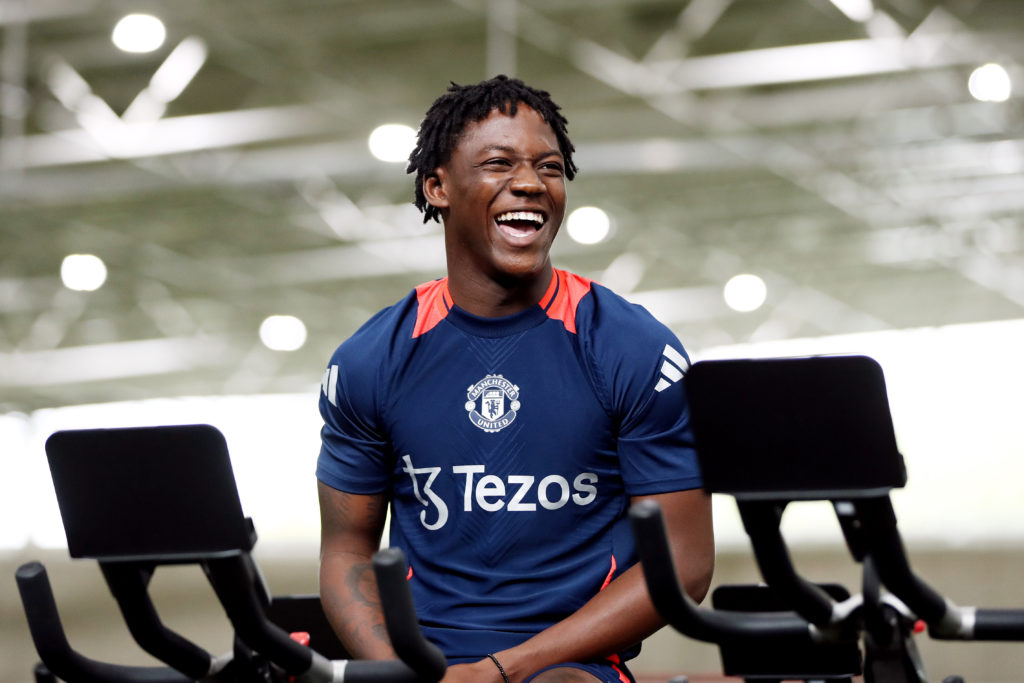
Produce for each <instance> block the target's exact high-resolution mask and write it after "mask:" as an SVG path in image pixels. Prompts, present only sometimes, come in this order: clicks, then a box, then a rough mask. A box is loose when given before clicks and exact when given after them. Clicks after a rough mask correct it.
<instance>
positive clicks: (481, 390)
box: [466, 375, 520, 433]
mask: <svg viewBox="0 0 1024 683" xmlns="http://www.w3.org/2000/svg"><path fill="white" fill-rule="evenodd" d="M519 408H520V403H519V387H517V386H516V385H515V384H512V382H509V381H508V380H507V379H505V378H504V377H502V376H501V375H487V376H486V377H484V378H483V379H482V380H480V381H479V382H477V383H476V384H473V385H472V386H470V387H469V388H468V389H467V390H466V412H467V413H469V421H470V422H472V423H473V424H475V425H476V426H477V427H479V428H480V429H482V430H484V431H485V432H491V433H493V432H500V431H501V430H502V429H504V428H505V427H508V426H509V425H510V424H512V421H513V420H515V419H516V413H517V412H518V411H519Z"/></svg>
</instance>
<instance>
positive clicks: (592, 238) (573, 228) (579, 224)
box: [566, 206, 611, 244]
mask: <svg viewBox="0 0 1024 683" xmlns="http://www.w3.org/2000/svg"><path fill="white" fill-rule="evenodd" d="M566 230H568V231H569V237H571V238H573V239H574V240H576V241H577V242H579V243H580V244H597V243H598V242H600V241H601V240H603V239H604V238H605V237H607V236H608V232H609V231H610V230H611V219H609V218H608V214H607V213H605V212H604V211H603V210H601V209H599V208H597V207H596V206H581V207H580V208H578V209H576V210H575V211H573V212H572V213H570V214H569V220H568V221H567V223H566Z"/></svg>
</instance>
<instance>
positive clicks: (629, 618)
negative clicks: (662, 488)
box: [444, 489, 715, 683]
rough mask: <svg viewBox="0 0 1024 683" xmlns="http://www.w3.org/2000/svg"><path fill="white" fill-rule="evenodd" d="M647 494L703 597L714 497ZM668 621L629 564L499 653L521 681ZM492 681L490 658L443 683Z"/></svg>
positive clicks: (694, 590)
mask: <svg viewBox="0 0 1024 683" xmlns="http://www.w3.org/2000/svg"><path fill="white" fill-rule="evenodd" d="M644 498H652V499H654V500H656V501H658V502H659V503H660V504H661V506H662V510H663V513H664V516H665V525H666V529H667V532H668V536H669V543H670V544H671V548H672V554H673V559H674V560H675V563H676V568H677V571H678V573H679V579H680V581H681V582H682V585H683V586H684V587H685V589H686V591H687V593H689V594H690V596H691V597H692V598H693V599H694V600H696V601H698V602H699V601H701V600H703V599H704V596H705V595H706V594H707V591H708V587H709V586H710V584H711V574H712V571H713V569H714V561H715V545H714V533H713V529H712V523H711V499H710V497H709V496H708V495H707V494H705V493H704V492H703V491H702V490H700V489H695V490H692V491H679V492H675V493H664V494H659V495H655V496H643V497H637V498H634V499H633V502H634V503H635V502H637V501H638V500H642V499H644ZM664 625H665V622H664V621H663V620H662V619H661V617H660V616H659V615H658V613H657V612H656V611H655V609H654V604H653V603H652V602H651V598H650V595H649V594H648V592H647V586H646V584H645V582H644V577H643V571H642V569H641V567H640V565H639V564H638V565H636V566H634V567H631V568H630V569H628V570H627V571H626V572H624V573H623V574H622V575H621V576H620V577H618V578H617V579H615V580H614V581H612V582H611V583H610V584H609V585H608V587H607V588H605V589H604V590H603V591H601V592H600V593H598V594H597V595H595V596H594V597H593V598H591V599H590V600H589V601H588V602H587V603H586V604H585V605H583V607H581V608H580V609H579V610H578V611H577V612H575V613H573V614H572V615H570V616H569V617H567V618H566V619H564V620H562V621H560V622H558V623H557V624H555V625H553V626H551V627H550V628H547V629H545V630H544V631H542V632H540V633H538V634H537V635H535V636H533V637H532V638H530V639H529V640H527V641H526V642H524V643H523V644H521V645H518V646H516V647H513V648H510V649H508V650H504V651H502V652H498V653H496V656H497V658H498V660H499V661H500V662H501V664H502V666H503V667H504V669H505V671H506V673H508V676H509V679H510V680H511V681H512V682H513V683H518V682H519V681H522V680H523V679H524V678H525V677H526V676H527V675H529V674H531V673H533V672H535V671H537V670H538V669H541V668H543V667H545V666H550V665H552V664H558V663H560V662H571V661H581V660H587V659H593V658H596V657H603V656H606V655H609V654H612V653H615V652H619V651H620V650H623V649H625V648H628V647H630V646H632V645H634V644H636V643H638V642H640V641H641V640H643V639H644V638H646V637H647V636H649V635H651V634H652V633H654V632H655V631H657V630H658V629H659V628H661V627H662V626H664ZM487 680H491V681H494V682H495V683H500V682H501V680H502V679H501V675H500V674H499V673H498V671H497V667H495V666H494V664H493V662H491V661H490V660H483V661H480V662H476V663H474V664H470V665H465V666H464V667H451V668H449V675H448V676H446V677H445V679H444V683H449V682H451V683H454V682H455V681H476V682H477V683H479V682H480V681H487Z"/></svg>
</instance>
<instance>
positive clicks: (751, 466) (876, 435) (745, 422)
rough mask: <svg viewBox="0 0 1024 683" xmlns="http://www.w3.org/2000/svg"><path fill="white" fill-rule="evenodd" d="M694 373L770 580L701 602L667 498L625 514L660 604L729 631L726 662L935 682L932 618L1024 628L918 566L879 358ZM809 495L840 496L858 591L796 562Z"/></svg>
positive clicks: (721, 473) (705, 425) (937, 627)
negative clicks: (790, 515)
mask: <svg viewBox="0 0 1024 683" xmlns="http://www.w3.org/2000/svg"><path fill="white" fill-rule="evenodd" d="M685 382H686V384H685V386H686V389H687V392H688V395H689V398H690V408H691V411H692V412H691V416H692V420H693V427H694V433H695V439H696V443H697V446H698V457H699V459H700V465H701V470H702V473H703V476H704V488H705V490H706V491H707V492H708V493H719V494H727V495H731V496H732V497H733V498H735V500H736V504H737V506H738V508H739V512H740V517H741V519H742V522H743V526H744V530H745V531H746V533H747V535H748V536H749V537H750V541H751V546H752V548H753V551H754V555H755V558H756V561H757V565H758V568H759V570H760V572H761V575H762V577H763V578H764V580H765V582H766V584H767V585H765V586H760V585H759V586H753V585H749V586H725V587H720V588H719V589H718V590H717V591H716V593H715V595H713V597H712V604H713V607H712V608H702V607H699V606H698V605H696V604H695V603H694V602H693V601H692V600H691V599H690V598H689V596H688V595H686V593H685V591H683V590H682V589H681V587H680V585H679V583H678V580H677V579H676V574H675V570H674V568H673V566H672V557H671V554H670V552H669V549H668V545H667V541H666V536H665V527H664V521H663V519H662V516H661V510H660V508H659V507H658V505H657V503H654V502H653V501H645V502H643V503H640V504H638V505H637V506H635V507H634V509H633V510H632V511H631V512H630V517H631V523H632V525H633V529H634V534H635V536H636V541H637V548H638V553H639V555H640V558H641V562H642V565H643V571H644V576H645V579H646V581H647V584H648V588H649V590H650V593H651V596H652V599H653V601H654V604H655V607H656V608H657V609H658V611H659V613H660V614H661V615H662V616H663V617H664V618H665V619H666V620H667V621H668V622H669V623H670V624H671V625H672V626H673V627H674V628H675V629H676V630H678V631H679V632H681V633H683V634H684V635H687V636H689V637H692V638H695V639H698V640H702V641H706V642H711V643H716V644H718V645H719V648H720V652H721V655H722V661H723V669H724V672H725V674H726V675H732V676H740V677H742V678H744V679H746V680H748V681H753V680H759V681H766V680H767V681H781V680H783V679H802V680H807V681H810V680H815V681H817V680H836V681H852V679H853V677H854V676H857V675H863V678H864V681H865V682H866V683H924V682H925V681H926V680H927V677H926V672H925V668H924V665H923V662H922V661H921V657H920V655H919V653H918V651H917V648H916V645H915V643H914V640H913V635H914V634H915V632H918V631H920V630H921V629H922V628H927V630H928V633H929V635H930V636H931V637H932V638H934V639H938V640H989V641H1019V640H1024V610H1021V609H986V608H976V607H960V606H957V605H956V604H954V603H953V602H952V601H951V600H949V599H948V598H946V597H945V596H943V595H942V594H941V593H939V592H938V591H936V590H935V589H934V588H932V587H931V586H929V585H928V584H927V583H926V582H925V581H924V580H923V579H921V578H920V577H918V576H917V575H916V574H915V573H914V572H913V570H912V568H911V566H910V562H909V559H908V558H907V555H906V552H905V549H904V546H903V541H902V538H901V536H900V534H899V530H898V528H897V523H896V515H895V512H894V510H893V507H892V503H891V501H890V498H889V493H890V491H891V490H892V489H894V488H899V487H902V486H904V485H905V484H906V481H907V475H906V469H905V467H904V462H903V457H902V455H901V454H900V453H899V451H898V450H897V446H896V438H895V433H894V430H893V425H892V418H891V415H890V411H889V404H888V398H887V395H886V390H885V380H884V377H883V374H882V370H881V368H880V367H879V366H878V364H877V363H876V362H875V361H874V360H872V359H870V358H867V357H864V356H829V357H812V358H790V359H767V360H731V361H704V362H699V363H696V364H694V365H693V367H692V368H691V369H690V371H689V373H688V374H687V377H686V380H685ZM802 501H829V502H831V504H832V507H833V510H834V511H835V514H836V516H837V518H838V521H839V524H840V528H841V530H842V534H843V537H844V539H845V542H846V545H847V547H848V549H849V551H850V554H851V555H852V557H853V559H854V560H855V561H856V562H858V563H860V565H861V567H862V581H861V586H860V591H859V592H858V593H856V594H853V595H851V594H850V593H849V592H848V591H847V590H846V589H845V588H843V587H842V586H819V585H817V584H814V583H812V582H810V581H808V580H807V579H806V578H804V577H802V576H800V575H799V574H798V573H797V571H796V569H795V567H794V565H793V563H792V561H791V558H790V554H789V550H788V547H787V545H786V542H785V540H784V538H783V536H782V533H781V529H780V525H781V520H782V515H783V512H784V511H785V509H786V507H787V506H788V505H790V504H791V503H799V502H802ZM719 591H721V593H719ZM722 598H725V599H722ZM959 680H962V679H960V678H959V677H950V678H947V679H946V681H947V683H954V681H959Z"/></svg>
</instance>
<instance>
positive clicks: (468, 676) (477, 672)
mask: <svg viewBox="0 0 1024 683" xmlns="http://www.w3.org/2000/svg"><path fill="white" fill-rule="evenodd" d="M441 683H504V679H503V678H502V677H501V673H500V672H499V671H498V667H496V666H494V662H492V661H491V660H490V659H481V660H480V661H479V662H473V663H472V664H455V665H453V666H449V667H448V671H446V672H445V674H444V678H442V679H441Z"/></svg>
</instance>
